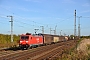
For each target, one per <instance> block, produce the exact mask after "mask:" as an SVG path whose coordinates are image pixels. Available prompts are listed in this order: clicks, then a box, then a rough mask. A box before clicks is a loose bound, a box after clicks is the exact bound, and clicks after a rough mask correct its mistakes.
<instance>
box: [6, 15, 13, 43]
mask: <svg viewBox="0 0 90 60" xmlns="http://www.w3.org/2000/svg"><path fill="white" fill-rule="evenodd" d="M7 17H10V18H11V21H9V22H11V42H13V16H7Z"/></svg>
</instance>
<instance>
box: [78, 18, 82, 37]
mask: <svg viewBox="0 0 90 60" xmlns="http://www.w3.org/2000/svg"><path fill="white" fill-rule="evenodd" d="M81 17H82V16H80V17H78V37H79V38H80V18H81Z"/></svg>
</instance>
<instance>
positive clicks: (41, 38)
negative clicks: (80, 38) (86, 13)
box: [19, 33, 65, 49]
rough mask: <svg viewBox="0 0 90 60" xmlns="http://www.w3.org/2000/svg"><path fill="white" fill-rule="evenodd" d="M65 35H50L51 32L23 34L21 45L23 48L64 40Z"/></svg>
mask: <svg viewBox="0 0 90 60" xmlns="http://www.w3.org/2000/svg"><path fill="white" fill-rule="evenodd" d="M64 40H65V37H64V36H58V35H50V34H30V33H26V34H22V35H20V42H19V47H20V48H21V49H24V48H25V49H28V48H32V47H35V46H38V45H47V44H52V43H56V42H60V41H64Z"/></svg>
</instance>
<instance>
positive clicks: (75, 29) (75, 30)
mask: <svg viewBox="0 0 90 60" xmlns="http://www.w3.org/2000/svg"><path fill="white" fill-rule="evenodd" d="M74 36H75V37H76V10H75V22H74Z"/></svg>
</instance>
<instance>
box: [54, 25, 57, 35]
mask: <svg viewBox="0 0 90 60" xmlns="http://www.w3.org/2000/svg"><path fill="white" fill-rule="evenodd" d="M56 27H57V25H56V26H55V33H54V34H55V35H56Z"/></svg>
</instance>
